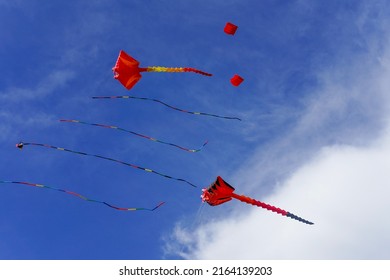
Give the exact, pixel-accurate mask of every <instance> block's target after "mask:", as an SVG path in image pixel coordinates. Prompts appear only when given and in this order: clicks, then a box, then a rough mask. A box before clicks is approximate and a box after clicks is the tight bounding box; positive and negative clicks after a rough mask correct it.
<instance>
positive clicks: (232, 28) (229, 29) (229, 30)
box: [223, 22, 238, 35]
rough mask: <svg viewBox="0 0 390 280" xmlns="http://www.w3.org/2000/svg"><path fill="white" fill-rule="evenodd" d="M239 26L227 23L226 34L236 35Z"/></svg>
mask: <svg viewBox="0 0 390 280" xmlns="http://www.w3.org/2000/svg"><path fill="white" fill-rule="evenodd" d="M237 28H238V26H237V25H234V24H233V23H231V22H228V23H226V25H225V28H224V30H223V31H225V33H226V34H229V35H234V34H235V33H236V31H237Z"/></svg>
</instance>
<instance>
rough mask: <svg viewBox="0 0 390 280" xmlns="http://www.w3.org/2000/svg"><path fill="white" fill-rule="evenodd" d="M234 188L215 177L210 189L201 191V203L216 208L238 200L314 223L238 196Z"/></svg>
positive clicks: (306, 222) (307, 222)
mask: <svg viewBox="0 0 390 280" xmlns="http://www.w3.org/2000/svg"><path fill="white" fill-rule="evenodd" d="M234 190H235V189H234V188H233V187H232V186H231V185H229V184H228V183H227V182H225V181H224V180H223V179H222V178H221V177H220V176H218V177H217V179H216V181H215V182H214V183H213V184H211V186H210V187H208V188H207V189H203V190H202V191H203V192H202V195H201V198H202V201H203V202H207V203H208V204H209V205H211V206H217V205H220V204H222V203H225V202H228V201H230V200H232V199H233V198H235V199H238V200H240V201H242V202H245V203H248V204H252V205H255V206H258V207H262V208H264V209H267V210H270V211H272V212H275V213H278V214H281V215H282V216H286V217H289V218H291V219H295V220H297V221H300V222H302V223H305V224H308V225H313V224H314V223H312V222H309V221H307V220H305V219H302V218H301V217H298V216H296V215H294V214H292V213H290V212H288V211H286V210H282V209H280V208H277V207H275V206H272V205H269V204H266V203H264V202H261V201H258V200H255V199H253V198H250V197H247V196H244V195H238V194H236V193H234Z"/></svg>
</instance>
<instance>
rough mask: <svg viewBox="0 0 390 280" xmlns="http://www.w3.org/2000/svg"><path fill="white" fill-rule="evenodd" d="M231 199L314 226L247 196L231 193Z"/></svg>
mask: <svg viewBox="0 0 390 280" xmlns="http://www.w3.org/2000/svg"><path fill="white" fill-rule="evenodd" d="M232 197H234V198H236V199H238V200H240V201H242V202H245V203H248V204H252V205H255V206H258V207H261V208H264V209H267V210H269V211H272V212H275V213H277V214H280V215H282V216H286V217H289V218H291V219H294V220H297V221H300V222H302V223H305V224H308V225H313V224H314V223H312V222H309V221H307V220H305V219H302V218H301V217H298V216H296V215H294V214H292V213H290V212H287V211H286V210H283V209H280V208H278V207H275V206H272V205H269V204H267V203H264V202H261V201H258V200H255V199H253V198H250V197H247V196H244V195H238V194H235V193H233V194H232Z"/></svg>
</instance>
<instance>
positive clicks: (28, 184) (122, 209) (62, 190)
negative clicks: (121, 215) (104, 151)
mask: <svg viewBox="0 0 390 280" xmlns="http://www.w3.org/2000/svg"><path fill="white" fill-rule="evenodd" d="M0 183H4V184H19V185H26V186H32V187H37V188H46V189H51V190H55V191H59V192H64V193H67V194H70V195H73V196H76V197H78V198H81V199H83V200H85V201H89V202H96V203H101V204H104V205H106V206H108V207H111V208H113V209H115V210H120V211H140V210H145V211H154V210H156V209H157V208H159V207H160V206H162V205H163V204H164V203H165V202H160V203H159V204H157V205H156V206H155V207H153V208H144V207H141V208H138V207H118V206H115V205H112V204H110V203H107V202H105V201H100V200H95V199H90V198H87V197H85V196H83V195H81V194H78V193H75V192H72V191H68V190H64V189H59V188H55V187H51V186H47V185H42V184H34V183H29V182H20V181H3V180H0Z"/></svg>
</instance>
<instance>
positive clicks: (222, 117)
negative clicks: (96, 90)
mask: <svg viewBox="0 0 390 280" xmlns="http://www.w3.org/2000/svg"><path fill="white" fill-rule="evenodd" d="M92 98H93V99H137V100H146V101H153V102H157V103H160V104H162V105H164V106H166V107H168V108H171V109H173V110H176V111H179V112H182V113H187V114H192V115H203V116H209V117H215V118H221V119H228V120H238V121H241V119H240V118H237V117H229V116H220V115H215V114H210V113H202V112H192V111H187V110H183V109H180V108H177V107H173V106H172V105H169V104H167V103H165V102H163V101H161V100H158V99H154V98H147V97H137V96H131V95H118V96H93V97H92Z"/></svg>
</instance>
